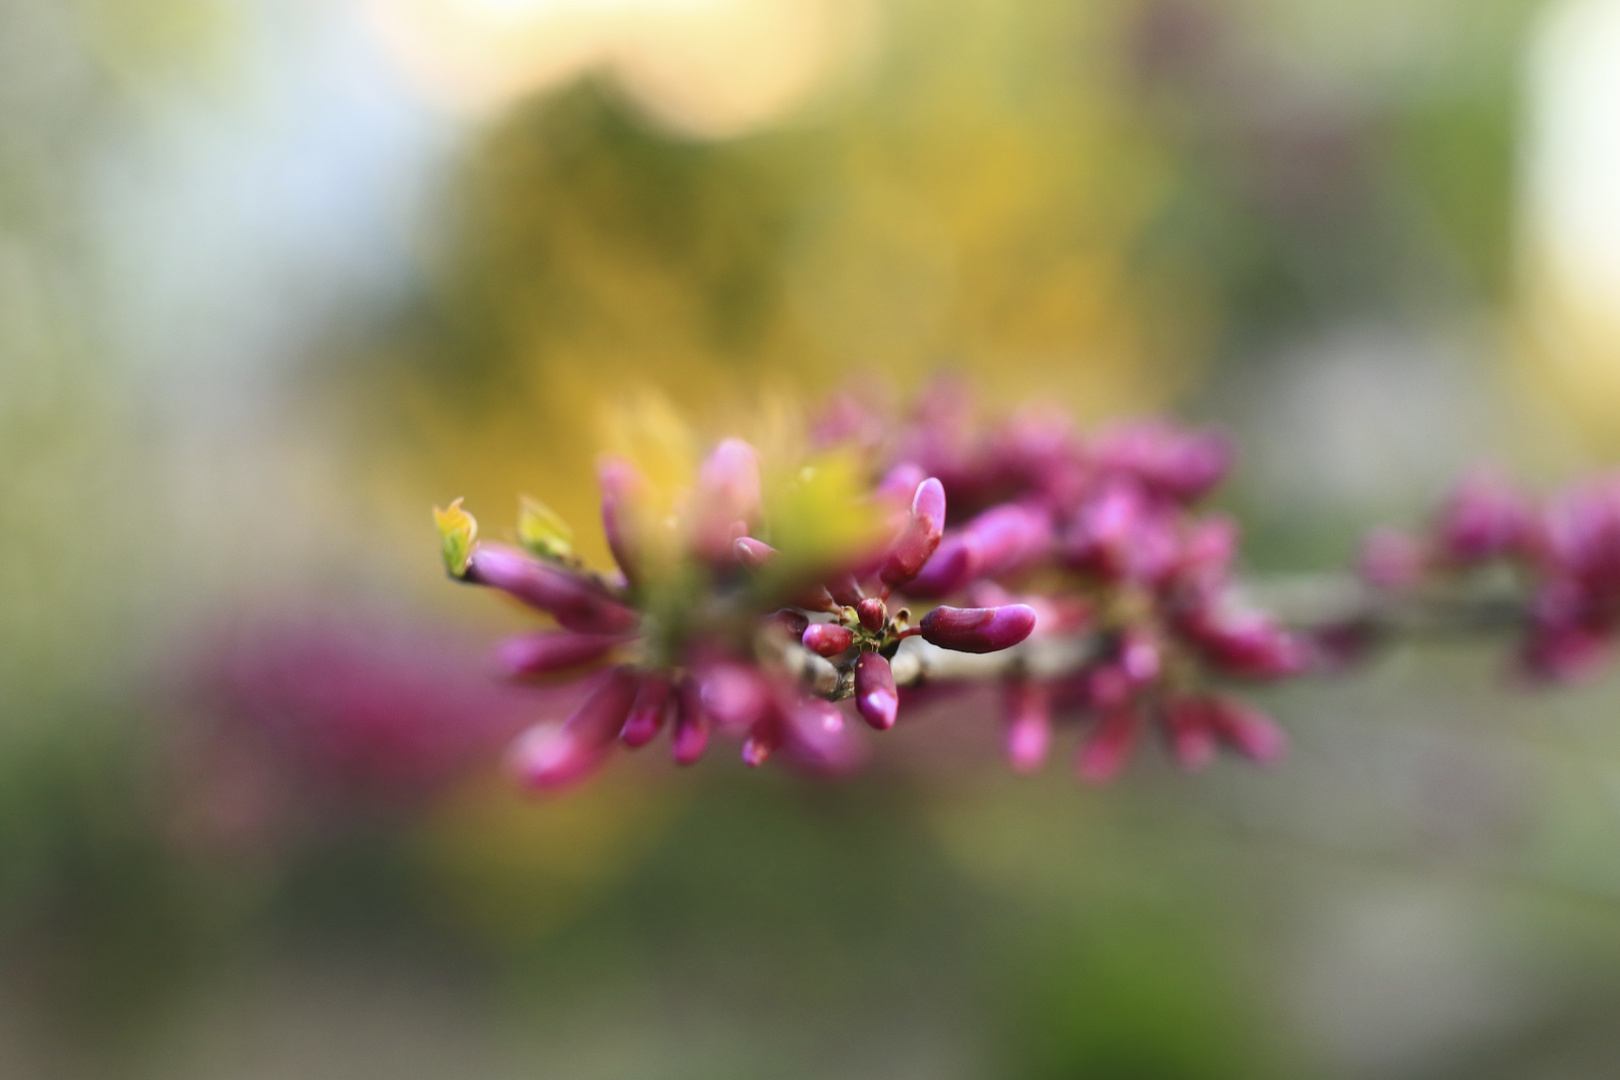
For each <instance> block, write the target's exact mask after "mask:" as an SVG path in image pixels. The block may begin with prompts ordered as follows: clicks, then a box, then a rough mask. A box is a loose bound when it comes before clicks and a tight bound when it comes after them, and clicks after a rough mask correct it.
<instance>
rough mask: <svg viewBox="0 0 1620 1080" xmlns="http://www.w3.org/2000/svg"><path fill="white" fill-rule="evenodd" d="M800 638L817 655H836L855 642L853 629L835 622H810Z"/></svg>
mask: <svg viewBox="0 0 1620 1080" xmlns="http://www.w3.org/2000/svg"><path fill="white" fill-rule="evenodd" d="M800 640H801V641H802V642H803V644H804V647H805V648H807V649H809V650H810V651H811V652H813V653H815V654H816V655H817V656H837V655H838V654H839V653H841V652H843V651H844V650H845V649H847V648H849V647H850V646H851V645H853V644H854V643H855V631H853V630H851V629H850V628H849V627H847V626H839V625H838V624H837V623H824V622H818V623H811V624H810V625H809V626H807V627H805V628H804V635H803V637H802V638H800Z"/></svg>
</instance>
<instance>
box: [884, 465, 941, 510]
mask: <svg viewBox="0 0 1620 1080" xmlns="http://www.w3.org/2000/svg"><path fill="white" fill-rule="evenodd" d="M926 479H928V474H927V473H925V472H923V470H922V467H921V466H918V465H913V464H911V463H910V462H906V463H904V464H901V465H896V466H895V467H894V468H892V469H890V470H889V473H888V475H887V476H885V477H884V478H883V479H882V480H880V481H878V486H877V490H876V492H875V493H874V494H876V495H877V497H878V498H880V499H894V500H896V501H897V502H900V503H901V505H904V501H905V500H908V499H912V498H915V497H916V494H917V486H918V485H919V484H921V483H922V482H923V481H924V480H926Z"/></svg>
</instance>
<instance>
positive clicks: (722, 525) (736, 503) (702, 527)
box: [691, 439, 760, 561]
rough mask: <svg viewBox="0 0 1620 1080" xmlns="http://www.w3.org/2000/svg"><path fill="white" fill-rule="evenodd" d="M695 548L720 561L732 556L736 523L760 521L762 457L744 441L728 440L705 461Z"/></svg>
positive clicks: (698, 489) (698, 494)
mask: <svg viewBox="0 0 1620 1080" xmlns="http://www.w3.org/2000/svg"><path fill="white" fill-rule="evenodd" d="M693 501H694V506H693V512H694V525H693V534H694V535H693V536H692V540H691V543H692V547H693V549H694V551H695V552H696V554H698V555H699V556H701V557H703V558H705V559H709V560H711V561H720V560H723V559H725V558H726V557H727V556H728V555H730V554H731V544H732V534H731V529H732V526H733V525H734V523H736V522H739V521H740V522H742V523H743V524H744V528H745V530H746V527H747V526H748V525H749V524H751V523H753V522H754V521H756V520H757V519H758V518H759V509H760V494H759V456H758V455H757V454H756V453H755V452H754V448H753V447H752V446H749V445H748V444H747V443H745V442H743V441H742V440H741V439H726V440H725V441H723V442H722V443H721V444H720V445H719V446H717V447H715V449H714V452H713V453H712V454H710V455H709V457H708V459H707V460H705V461H704V462H703V465H702V467H701V468H700V469H699V471H698V478H697V486H696V489H695V490H694V492H693Z"/></svg>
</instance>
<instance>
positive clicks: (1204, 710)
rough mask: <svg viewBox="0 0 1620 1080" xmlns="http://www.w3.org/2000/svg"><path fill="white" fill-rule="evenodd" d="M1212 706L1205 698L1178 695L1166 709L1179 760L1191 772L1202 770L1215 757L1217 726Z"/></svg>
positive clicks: (1165, 714)
mask: <svg viewBox="0 0 1620 1080" xmlns="http://www.w3.org/2000/svg"><path fill="white" fill-rule="evenodd" d="M1208 713H1209V705H1208V703H1207V702H1206V701H1204V700H1203V699H1202V698H1178V699H1177V700H1175V701H1172V702H1170V704H1169V705H1168V706H1167V707H1166V708H1165V712H1164V720H1165V727H1166V729H1167V731H1168V734H1169V736H1170V750H1171V753H1173V754H1174V755H1175V759H1176V763H1177V764H1179V765H1180V766H1181V767H1182V768H1183V769H1185V770H1187V771H1188V772H1201V771H1203V770H1204V769H1207V768H1208V767H1209V765H1210V763H1211V762H1213V761H1214V760H1215V749H1216V747H1215V729H1214V728H1213V727H1212V726H1211V725H1210V722H1209V715H1208Z"/></svg>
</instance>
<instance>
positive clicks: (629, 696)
mask: <svg viewBox="0 0 1620 1080" xmlns="http://www.w3.org/2000/svg"><path fill="white" fill-rule="evenodd" d="M638 683H639V680H638V679H637V678H636V676H635V674H634V672H633V671H632V670H631V669H630V668H628V667H621V668H615V669H614V670H613V671H612V672H611V673H609V675H608V677H607V678H606V679H605V680H604V681H603V682H602V684H601V685H600V686H598V687H597V688H596V689H595V690H594V691H593V692H592V693H591V694H590V696H589V697H587V698H586V699H585V700H584V702H582V703H581V704H580V706H579V708H577V709H575V710H574V714H573V715H572V716H570V717H569V718H568V719H567V721H565V722H564V723H563V725H562V727H561V728H560V729H559V728H556V727H553V726H552V725H536V726H535V727H533V728H530V729H529V731H528V732H526V733H525V734H524V735H523V736H522V737H521V738H520V739H519V740H518V742H517V744H516V745H515V746H514V747H513V765H514V766H515V767H516V769H517V771H518V775H519V777H520V778H521V779H522V781H523V783H524V784H525V785H527V786H528V787H531V788H534V789H535V790H538V791H557V790H560V789H562V788H565V787H568V786H570V785H572V784H574V783H577V782H578V781H580V780H583V779H584V778H585V777H587V776H589V775H590V774H591V773H593V772H595V771H596V770H597V769H598V768H599V767H600V766H601V764H602V763H603V761H604V760H605V759H606V757H607V751H608V748H609V747H611V746H612V744H613V740H614V739H615V738H616V737H617V736H618V734H619V731H620V729H621V728H623V727H624V720H625V716H626V715H627V714H628V713H629V711H630V705H631V703H632V702H633V701H634V700H635V696H636V690H637V686H638Z"/></svg>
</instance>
